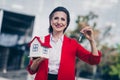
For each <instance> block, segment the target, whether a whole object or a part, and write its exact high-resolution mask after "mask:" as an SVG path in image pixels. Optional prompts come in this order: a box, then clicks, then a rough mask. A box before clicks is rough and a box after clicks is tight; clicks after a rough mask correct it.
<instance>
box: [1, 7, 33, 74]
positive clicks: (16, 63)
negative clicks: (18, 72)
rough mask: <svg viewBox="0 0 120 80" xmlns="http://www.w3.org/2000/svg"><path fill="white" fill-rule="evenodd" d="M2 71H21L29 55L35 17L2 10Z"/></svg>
mask: <svg viewBox="0 0 120 80" xmlns="http://www.w3.org/2000/svg"><path fill="white" fill-rule="evenodd" d="M0 15H1V20H0V23H1V24H0V25H1V27H0V63H1V64H0V70H1V71H3V72H6V71H7V70H15V69H21V68H23V67H24V65H25V56H27V55H28V52H29V48H28V46H27V45H28V43H29V41H30V39H31V37H32V32H33V25H34V19H35V16H32V15H27V14H22V13H17V12H13V11H8V10H4V9H0Z"/></svg>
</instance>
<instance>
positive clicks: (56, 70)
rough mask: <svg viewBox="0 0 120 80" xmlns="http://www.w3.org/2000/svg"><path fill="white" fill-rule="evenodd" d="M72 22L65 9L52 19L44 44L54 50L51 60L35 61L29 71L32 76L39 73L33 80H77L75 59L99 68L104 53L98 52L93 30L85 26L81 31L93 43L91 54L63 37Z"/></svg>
mask: <svg viewBox="0 0 120 80" xmlns="http://www.w3.org/2000/svg"><path fill="white" fill-rule="evenodd" d="M69 22H70V15H69V12H68V10H67V9H66V8H64V7H56V8H55V9H54V10H53V11H52V12H51V14H50V15H49V24H50V26H49V34H48V35H47V36H45V40H44V43H47V44H50V46H51V48H50V51H49V53H48V54H49V58H47V59H46V58H44V57H37V58H36V59H33V58H32V59H31V60H30V64H29V65H28V67H27V70H28V71H29V73H30V74H34V73H36V76H35V79H34V80H75V70H74V69H75V59H76V57H78V58H79V59H81V60H83V61H85V62H86V63H89V64H91V65H96V64H99V62H100V58H101V53H100V51H98V50H97V47H96V43H95V40H94V34H93V30H92V28H90V27H89V26H86V27H85V28H83V29H82V30H81V32H82V34H83V35H84V36H85V37H86V38H87V39H88V40H89V42H90V45H91V51H88V50H86V49H85V48H84V47H82V45H81V44H79V43H78V42H77V41H76V40H75V39H72V38H68V37H67V36H66V35H65V34H64V32H65V31H66V29H67V28H68V26H69ZM89 33H90V34H89Z"/></svg>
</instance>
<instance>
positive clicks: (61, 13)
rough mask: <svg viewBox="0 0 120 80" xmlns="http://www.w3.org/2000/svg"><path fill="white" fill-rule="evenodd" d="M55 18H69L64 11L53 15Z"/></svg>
mask: <svg viewBox="0 0 120 80" xmlns="http://www.w3.org/2000/svg"><path fill="white" fill-rule="evenodd" d="M54 16H61V17H67V15H66V13H65V12H63V11H57V12H55V13H54V14H53V17H54Z"/></svg>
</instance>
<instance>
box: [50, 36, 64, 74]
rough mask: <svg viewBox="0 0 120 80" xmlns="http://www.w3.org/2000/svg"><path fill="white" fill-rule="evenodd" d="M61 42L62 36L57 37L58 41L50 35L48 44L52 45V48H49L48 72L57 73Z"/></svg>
mask: <svg viewBox="0 0 120 80" xmlns="http://www.w3.org/2000/svg"><path fill="white" fill-rule="evenodd" d="M62 43H63V36H62V37H61V38H59V39H58V41H55V40H54V38H53V36H52V35H51V36H50V45H51V46H52V48H50V53H49V62H48V68H49V71H48V73H50V74H58V69H59V64H60V58H61V49H62Z"/></svg>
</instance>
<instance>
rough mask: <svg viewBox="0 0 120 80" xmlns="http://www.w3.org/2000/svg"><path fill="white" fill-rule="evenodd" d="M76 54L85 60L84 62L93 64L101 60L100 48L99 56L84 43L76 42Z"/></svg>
mask: <svg viewBox="0 0 120 80" xmlns="http://www.w3.org/2000/svg"><path fill="white" fill-rule="evenodd" d="M76 46H77V49H76V55H77V57H79V59H81V60H83V61H84V62H86V63H88V64H91V65H97V64H99V63H100V60H101V52H100V51H99V50H98V54H99V55H98V56H96V55H93V54H92V53H91V52H90V51H88V50H87V49H85V48H84V47H83V46H82V45H80V44H79V43H77V42H76Z"/></svg>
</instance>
